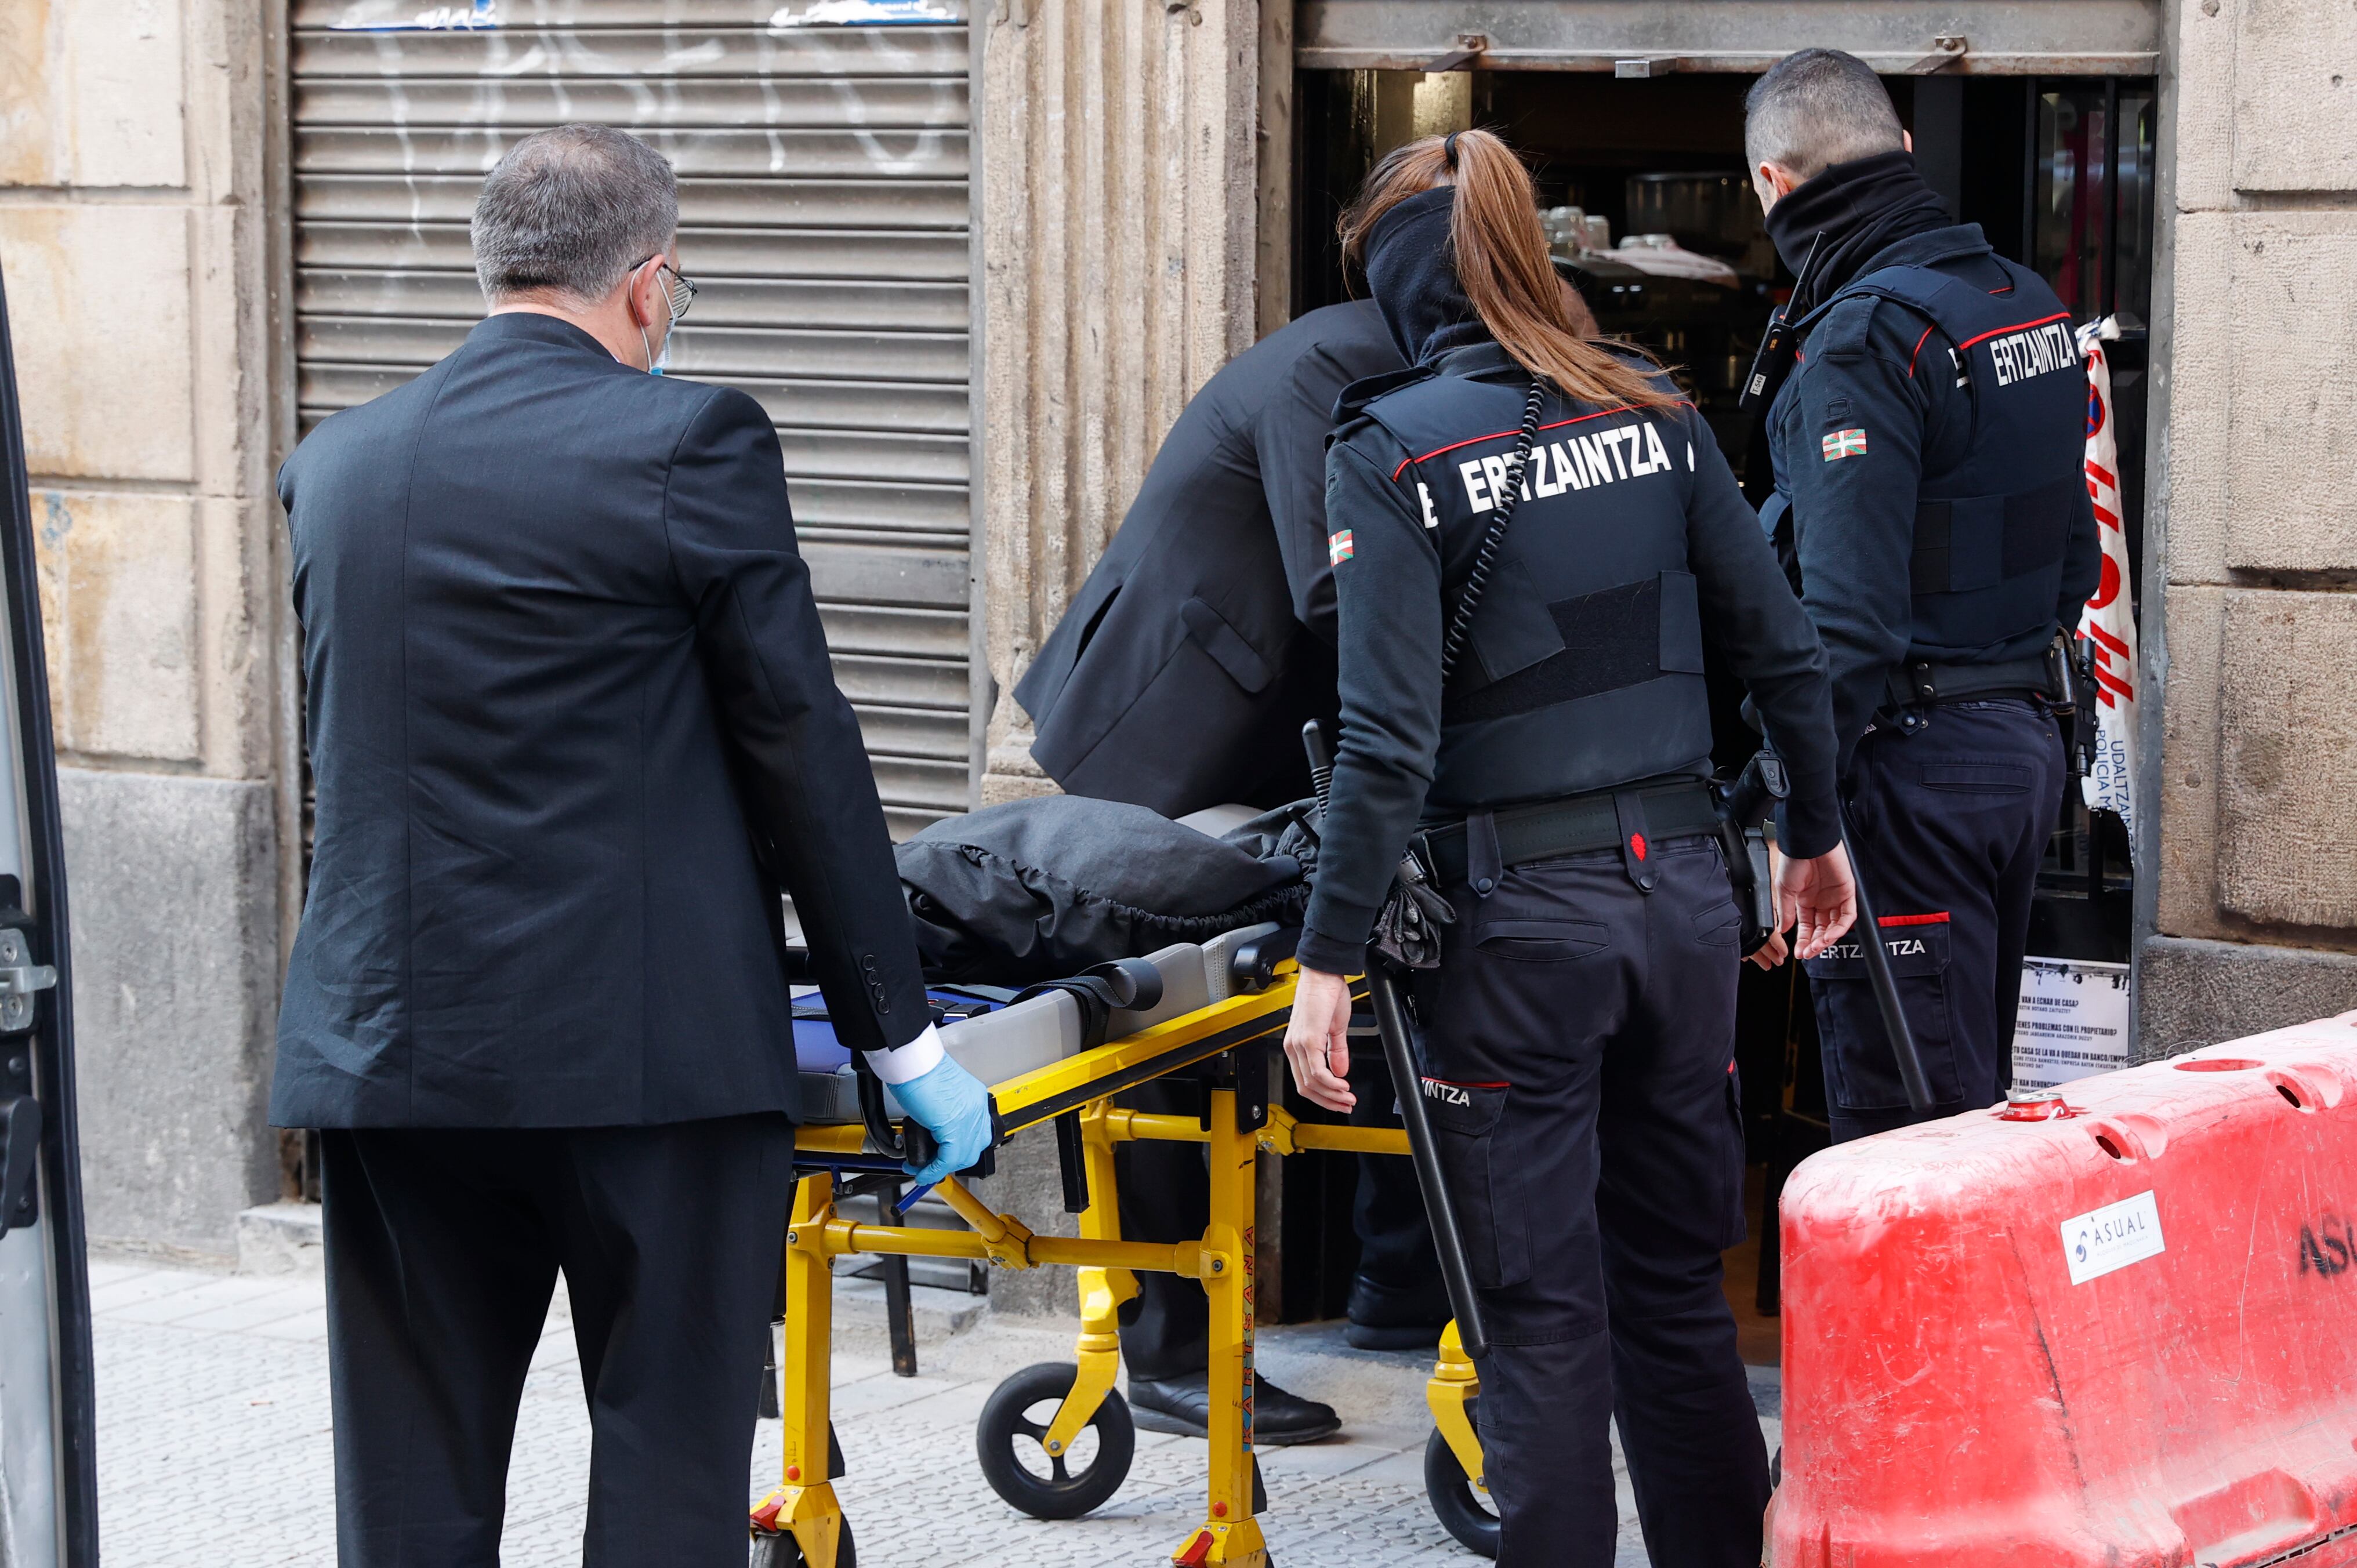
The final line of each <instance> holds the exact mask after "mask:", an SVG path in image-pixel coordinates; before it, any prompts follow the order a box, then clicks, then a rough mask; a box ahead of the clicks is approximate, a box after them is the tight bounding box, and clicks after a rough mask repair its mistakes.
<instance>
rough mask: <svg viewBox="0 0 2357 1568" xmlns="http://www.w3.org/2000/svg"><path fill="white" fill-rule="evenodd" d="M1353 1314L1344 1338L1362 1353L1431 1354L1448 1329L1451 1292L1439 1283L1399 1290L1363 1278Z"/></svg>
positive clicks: (1356, 1281) (1356, 1282) (1354, 1287)
mask: <svg viewBox="0 0 2357 1568" xmlns="http://www.w3.org/2000/svg"><path fill="white" fill-rule="evenodd" d="M1350 1312H1351V1321H1350V1322H1349V1324H1348V1325H1346V1326H1344V1327H1343V1329H1342V1337H1343V1338H1344V1339H1346V1340H1348V1341H1349V1342H1350V1343H1351V1344H1352V1345H1354V1346H1356V1347H1358V1348H1360V1349H1361V1350H1430V1349H1433V1348H1436V1347H1437V1346H1438V1345H1439V1343H1440V1331H1441V1330H1442V1329H1443V1328H1446V1327H1447V1326H1448V1316H1449V1313H1448V1289H1447V1287H1446V1286H1444V1285H1442V1284H1441V1283H1440V1282H1439V1281H1438V1280H1437V1279H1434V1280H1431V1281H1428V1282H1426V1283H1421V1284H1416V1285H1412V1286H1409V1287H1407V1288H1406V1289H1398V1288H1394V1287H1393V1286H1390V1285H1386V1284H1383V1283H1379V1282H1377V1281H1374V1280H1371V1279H1369V1278H1368V1277H1367V1276H1366V1275H1364V1274H1360V1275H1358V1276H1356V1277H1355V1278H1353V1279H1352V1280H1351V1307H1350Z"/></svg>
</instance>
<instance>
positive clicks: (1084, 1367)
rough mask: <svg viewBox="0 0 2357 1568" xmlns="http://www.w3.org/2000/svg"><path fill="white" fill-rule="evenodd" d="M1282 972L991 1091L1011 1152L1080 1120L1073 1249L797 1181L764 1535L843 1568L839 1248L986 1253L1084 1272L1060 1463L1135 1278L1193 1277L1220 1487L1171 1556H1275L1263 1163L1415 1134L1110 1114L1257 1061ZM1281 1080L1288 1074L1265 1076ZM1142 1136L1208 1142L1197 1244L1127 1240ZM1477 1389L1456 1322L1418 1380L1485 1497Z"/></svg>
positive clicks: (953, 1194) (1282, 1015)
mask: <svg viewBox="0 0 2357 1568" xmlns="http://www.w3.org/2000/svg"><path fill="white" fill-rule="evenodd" d="M1297 972H1298V971H1297V968H1296V967H1295V965H1293V964H1292V963H1291V962H1290V961H1287V962H1286V963H1283V964H1280V965H1279V966H1278V967H1277V970H1276V972H1275V978H1274V979H1273V980H1272V981H1271V983H1269V984H1268V986H1267V987H1266V988H1265V989H1264V990H1261V991H1258V992H1254V993H1245V994H1241V995H1237V996H1232V997H1230V998H1229V999H1228V1000H1226V1001H1224V1002H1218V1003H1214V1004H1211V1006H1209V1007H1204V1008H1200V1009H1198V1010H1197V1011H1195V1012H1193V1013H1189V1014H1187V1015H1184V1016H1183V1017H1179V1018H1174V1019H1171V1020H1169V1021H1168V1022H1167V1023H1163V1024H1158V1025H1156V1026H1154V1027H1152V1028H1149V1029H1143V1030H1140V1031H1138V1032H1137V1033H1136V1034H1134V1035H1129V1036H1124V1037H1123V1038H1121V1039H1117V1040H1113V1041H1109V1042H1107V1043H1106V1044H1105V1045H1103V1046H1101V1047H1097V1048H1096V1049H1094V1050H1091V1051H1083V1052H1082V1053H1081V1054H1079V1055H1077V1056H1072V1057H1068V1058H1065V1059H1063V1060H1061V1061H1059V1062H1052V1063H1050V1064H1049V1065H1048V1066H1046V1067H1042V1068H1039V1069H1037V1070H1035V1071H1032V1072H1028V1073H1025V1074H1023V1075H1022V1076H1020V1077H1018V1078H1014V1079H1008V1080H1006V1082H1004V1083H1000V1084H998V1085H996V1086H995V1087H994V1088H993V1090H992V1091H991V1097H992V1100H993V1101H994V1105H995V1109H996V1112H997V1116H998V1126H999V1129H1000V1133H1001V1138H1002V1141H1004V1140H1005V1139H1006V1138H1011V1137H1013V1136H1014V1135H1015V1134H1016V1133H1019V1132H1022V1131H1025V1130H1026V1129H1028V1128H1033V1127H1038V1126H1040V1125H1042V1124H1044V1123H1046V1122H1049V1120H1051V1119H1052V1118H1054V1117H1056V1116H1059V1115H1061V1114H1063V1113H1065V1112H1079V1114H1080V1119H1081V1133H1082V1167H1083V1169H1084V1170H1085V1172H1086V1174H1087V1177H1088V1197H1089V1206H1088V1208H1086V1209H1085V1210H1083V1211H1082V1214H1081V1215H1080V1234H1079V1235H1078V1236H1076V1237H1063V1236H1042V1235H1039V1234H1038V1233H1037V1232H1035V1231H1033V1230H1031V1229H1030V1228H1029V1227H1028V1226H1026V1225H1025V1224H1024V1223H1023V1222H1022V1221H1021V1220H1020V1219H1017V1218H1016V1217H1015V1216H1014V1215H1011V1214H1001V1213H999V1212H997V1211H996V1210H995V1209H993V1208H991V1207H990V1206H989V1205H988V1204H986V1203H985V1202H984V1201H983V1200H982V1199H981V1198H979V1197H976V1196H974V1193H973V1191H972V1190H970V1189H969V1188H967V1187H965V1186H963V1184H962V1183H960V1182H959V1181H958V1180H956V1178H954V1177H952V1178H951V1179H949V1180H947V1181H944V1182H942V1184H941V1185H940V1187H938V1188H936V1189H935V1190H936V1191H937V1192H938V1193H939V1194H940V1196H941V1197H942V1198H943V1199H944V1200H945V1201H946V1202H947V1203H948V1204H949V1205H950V1207H951V1208H953V1209H955V1210H956V1211H957V1214H958V1216H959V1217H960V1218H961V1219H963V1220H964V1221H965V1222H966V1224H967V1225H968V1226H970V1227H971V1228H972V1229H970V1230H935V1229H918V1228H913V1227H907V1226H896V1225H866V1224H859V1223H856V1222H854V1221H852V1220H848V1219H842V1218H840V1217H839V1216H837V1214H836V1213H835V1210H834V1177H833V1176H831V1175H828V1174H823V1173H822V1174H818V1175H813V1176H805V1177H803V1178H802V1182H801V1185H800V1187H798V1189H797V1190H796V1192H795V1195H794V1205H793V1214H792V1218H791V1220H789V1222H788V1225H787V1230H786V1248H785V1283H786V1326H785V1344H784V1348H783V1350H782V1351H781V1353H780V1358H779V1367H780V1392H779V1409H780V1414H781V1416H782V1418H783V1423H784V1429H785V1459H784V1477H783V1481H782V1484H781V1485H780V1487H778V1489H777V1490H775V1491H773V1492H771V1493H770V1495H769V1496H768V1497H766V1498H763V1499H762V1500H761V1502H760V1503H759V1505H757V1506H756V1507H755V1509H753V1526H754V1529H755V1530H757V1531H758V1532H762V1533H777V1534H790V1535H791V1536H792V1537H793V1539H794V1542H795V1544H796V1546H797V1547H799V1549H800V1551H801V1552H802V1559H803V1561H804V1562H805V1563H808V1564H810V1568H835V1564H836V1549H837V1543H838V1541H839V1539H840V1535H841V1531H842V1529H843V1522H844V1520H843V1510H842V1507H841V1505H840V1504H839V1503H838V1502H837V1500H836V1498H835V1495H834V1485H833V1483H832V1482H831V1481H830V1480H829V1478H828V1474H827V1472H828V1468H829V1466H828V1459H829V1454H830V1450H829V1443H828V1431H829V1428H828V1417H829V1368H830V1365H831V1360H832V1348H833V1334H834V1299H833V1293H834V1273H833V1270H832V1268H831V1266H830V1265H831V1262H832V1260H834V1258H836V1257H838V1256H842V1255H844V1254H846V1253H887V1254H888V1253H898V1254H900V1255H903V1256H930V1257H949V1258H971V1259H977V1260H980V1261H982V1262H988V1263H991V1264H994V1265H996V1266H997V1267H1000V1268H1009V1269H1030V1268H1038V1267H1040V1266H1042V1265H1045V1264H1057V1265H1064V1266H1070V1267H1072V1268H1076V1269H1078V1270H1079V1271H1080V1297H1081V1333H1080V1337H1079V1339H1078V1340H1077V1341H1076V1342H1075V1345H1074V1351H1075V1356H1076V1359H1077V1360H1078V1362H1079V1373H1078V1375H1077V1377H1076V1378H1075V1379H1074V1380H1073V1383H1072V1388H1071V1392H1070V1393H1069V1394H1067V1395H1066V1396H1065V1398H1064V1400H1063V1402H1062V1404H1061V1405H1060V1407H1059V1408H1058V1410H1057V1412H1056V1414H1055V1417H1054V1419H1053V1420H1052V1421H1051V1422H1050V1423H1049V1426H1048V1430H1047V1432H1046V1434H1045V1435H1044V1436H1043V1437H1042V1439H1041V1444H1042V1446H1043V1447H1045V1448H1046V1450H1047V1452H1048V1453H1049V1454H1050V1455H1056V1454H1060V1453H1062V1452H1063V1451H1064V1450H1065V1449H1066V1448H1069V1446H1070V1445H1071V1443H1072V1441H1073V1440H1074V1439H1075V1438H1076V1437H1078V1436H1079V1434H1080V1433H1081V1431H1082V1428H1083V1427H1085V1426H1086V1425H1087V1424H1088V1423H1089V1420H1090V1418H1091V1417H1092V1416H1093V1415H1095V1414H1096V1412H1097V1410H1098V1408H1099V1407H1100V1406H1101V1405H1102V1404H1103V1402H1104V1398H1105V1395H1106V1394H1107V1393H1108V1392H1109V1391H1111V1390H1112V1388H1113V1386H1114V1377H1115V1374H1116V1373H1117V1372H1118V1371H1119V1370H1120V1366H1121V1339H1120V1336H1119V1333H1118V1324H1117V1320H1116V1314H1117V1313H1118V1312H1119V1310H1120V1307H1121V1304H1122V1303H1123V1302H1125V1301H1127V1300H1129V1299H1130V1298H1131V1297H1132V1296H1135V1294H1137V1280H1136V1274H1137V1273H1138V1271H1140V1270H1150V1271H1156V1272H1159V1273H1175V1274H1183V1275H1186V1276H1188V1277H1189V1278H1192V1279H1197V1280H1200V1281H1201V1282H1202V1284H1203V1290H1204V1293H1205V1294H1207V1295H1209V1296H1210V1298H1211V1328H1210V1344H1211V1364H1210V1368H1209V1371H1210V1376H1211V1477H1210V1480H1211V1484H1210V1492H1209V1496H1208V1498H1206V1502H1205V1509H1204V1519H1203V1522H1202V1524H1201V1525H1200V1527H1199V1528H1197V1529H1196V1530H1194V1531H1192V1532H1191V1533H1190V1534H1189V1536H1188V1538H1187V1539H1186V1541H1183V1542H1181V1543H1180V1544H1179V1548H1178V1549H1177V1550H1176V1551H1174V1552H1172V1553H1171V1561H1172V1562H1173V1563H1182V1564H1189V1565H1195V1568H1201V1565H1209V1564H1225V1565H1234V1568H1265V1564H1266V1563H1267V1561H1268V1550H1267V1546H1266V1544H1265V1541H1263V1540H1262V1537H1261V1529H1260V1521H1259V1520H1258V1518H1257V1517H1256V1515H1255V1511H1254V1486H1253V1480H1254V1461H1253V1428H1252V1419H1253V1411H1252V1387H1253V1342H1254V1321H1253V1312H1254V1278H1253V1271H1254V1241H1255V1237H1254V1190H1253V1189H1254V1157H1255V1155H1257V1153H1258V1152H1259V1151H1260V1150H1262V1149H1266V1150H1268V1151H1270V1152H1271V1153H1273V1154H1276V1155H1291V1154H1296V1153H1298V1152H1300V1151H1301V1150H1304V1149H1327V1150H1333V1151H1338V1152H1345V1153H1357V1154H1373V1155H1405V1154H1406V1153H1407V1152H1408V1148H1407V1134H1406V1133H1405V1132H1403V1131H1400V1130H1398V1129H1395V1128H1383V1127H1346V1126H1334V1125H1331V1124H1328V1123H1321V1122H1300V1121H1297V1120H1296V1119H1295V1118H1294V1117H1293V1116H1292V1115H1291V1114H1289V1113H1288V1112H1286V1111H1285V1110H1284V1109H1283V1108H1282V1107H1281V1106H1277V1105H1274V1104H1271V1105H1268V1106H1267V1107H1266V1108H1265V1115H1262V1116H1260V1117H1258V1119H1257V1122H1258V1124H1257V1125H1249V1124H1247V1123H1248V1122H1251V1121H1252V1120H1253V1119H1254V1118H1253V1112H1252V1109H1251V1108H1250V1107H1249V1106H1247V1107H1246V1108H1245V1109H1244V1112H1243V1115H1241V1116H1240V1115H1239V1106H1238V1099H1237V1091H1236V1090H1234V1089H1232V1088H1218V1087H1214V1088H1212V1089H1211V1090H1209V1091H1208V1093H1209V1097H1210V1105H1211V1114H1210V1124H1209V1125H1208V1126H1206V1125H1205V1124H1204V1123H1203V1122H1201V1121H1199V1120H1198V1119H1197V1118H1195V1117H1191V1116H1168V1115H1157V1114H1153V1113H1149V1112H1140V1111H1129V1110H1124V1109H1120V1108H1117V1107H1115V1106H1114V1104H1113V1103H1112V1101H1111V1096H1113V1095H1114V1094H1118V1093H1120V1092H1122V1091H1123V1090H1129V1089H1134V1088H1135V1087H1136V1086H1137V1085H1139V1084H1142V1083H1146V1082H1150V1081H1151V1080H1153V1079H1157V1078H1160V1077H1162V1076H1164V1075H1166V1074H1168V1073H1171V1072H1176V1071H1179V1070H1181V1069H1185V1068H1189V1067H1192V1066H1195V1065H1196V1064H1198V1063H1200V1062H1205V1061H1209V1060H1211V1059H1212V1058H1216V1057H1218V1056H1220V1055H1221V1054H1222V1053H1223V1052H1227V1051H1232V1050H1237V1049H1239V1048H1240V1047H1251V1048H1254V1049H1257V1050H1262V1051H1265V1050H1266V1049H1267V1048H1268V1047H1270V1046H1271V1045H1273V1044H1274V1043H1275V1041H1276V1040H1277V1039H1279V1038H1281V1037H1282V1036H1283V1035H1284V1032H1285V1027H1286V1024H1287V1023H1288V1022H1289V1021H1290V1020H1291V1018H1292V1015H1293V991H1294V979H1295V976H1296V974H1297ZM1271 1070H1272V1071H1281V1070H1282V1069H1281V1068H1275V1067H1272V1068H1271ZM1136 1138H1153V1139H1162V1140H1167V1141H1170V1142H1175V1143H1198V1144H1208V1145H1209V1148H1208V1151H1207V1152H1208V1155H1209V1157H1210V1162H1211V1223H1210V1225H1209V1226H1208V1227H1206V1229H1205V1230H1204V1231H1203V1234H1202V1237H1201V1238H1200V1240H1194V1241H1180V1242H1177V1243H1161V1242H1149V1241H1125V1240H1122V1237H1121V1215H1120V1208H1119V1205H1118V1203H1117V1201H1116V1193H1115V1186H1114V1159H1113V1154H1114V1144H1119V1143H1122V1142H1125V1141H1126V1140H1130V1139H1136ZM865 1140H866V1129H865V1128H864V1127H861V1126H859V1125H856V1124H850V1125H827V1126H805V1127H802V1128H801V1129H799V1131H798V1132H797V1133H796V1136H795V1147H796V1149H797V1150H798V1151H801V1152H803V1153H807V1154H813V1155H827V1154H837V1155H851V1154H856V1153H859V1152H860V1151H861V1150H862V1149H863V1147H864V1146H865ZM1479 1392H1480V1383H1479V1381H1478V1380H1477V1378H1476V1376H1475V1372H1474V1369H1473V1363H1472V1362H1471V1361H1470V1360H1469V1359H1467V1357H1466V1355H1465V1353H1464V1350H1463V1348H1462V1347H1461V1346H1460V1344H1459V1343H1458V1337H1457V1328H1456V1326H1455V1325H1454V1324H1451V1325H1450V1326H1448V1329H1447V1330H1446V1331H1445V1332H1444V1333H1443V1335H1442V1337H1441V1341H1440V1352H1439V1358H1438V1359H1437V1361H1436V1362H1435V1364H1434V1367H1433V1370H1432V1376H1431V1379H1430V1380H1429V1381H1427V1383H1426V1392H1425V1397H1426V1403H1427V1404H1429V1405H1430V1407H1431V1409H1432V1413H1433V1419H1434V1421H1435V1422H1436V1423H1437V1425H1438V1427H1439V1429H1440V1432H1441V1434H1442V1435H1443V1437H1444V1438H1445V1439H1446V1441H1447V1442H1448V1446H1449V1449H1450V1451H1451V1452H1452V1453H1454V1454H1455V1455H1457V1458H1458V1463H1460V1464H1461V1465H1463V1466H1464V1467H1465V1473H1466V1475H1467V1476H1469V1477H1471V1478H1472V1481H1473V1485H1474V1486H1475V1487H1476V1488H1477V1489H1480V1490H1485V1491H1486V1489H1487V1487H1486V1486H1485V1485H1484V1478H1483V1476H1482V1464H1481V1445H1480V1439H1479V1438H1478V1437H1477V1436H1476V1435H1475V1434H1474V1431H1473V1425H1472V1423H1471V1421H1470V1420H1469V1419H1468V1412H1467V1410H1466V1405H1467V1403H1468V1402H1469V1401H1470V1400H1471V1399H1473V1398H1474V1397H1475V1396H1476V1395H1477V1394H1478V1393H1479Z"/></svg>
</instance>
